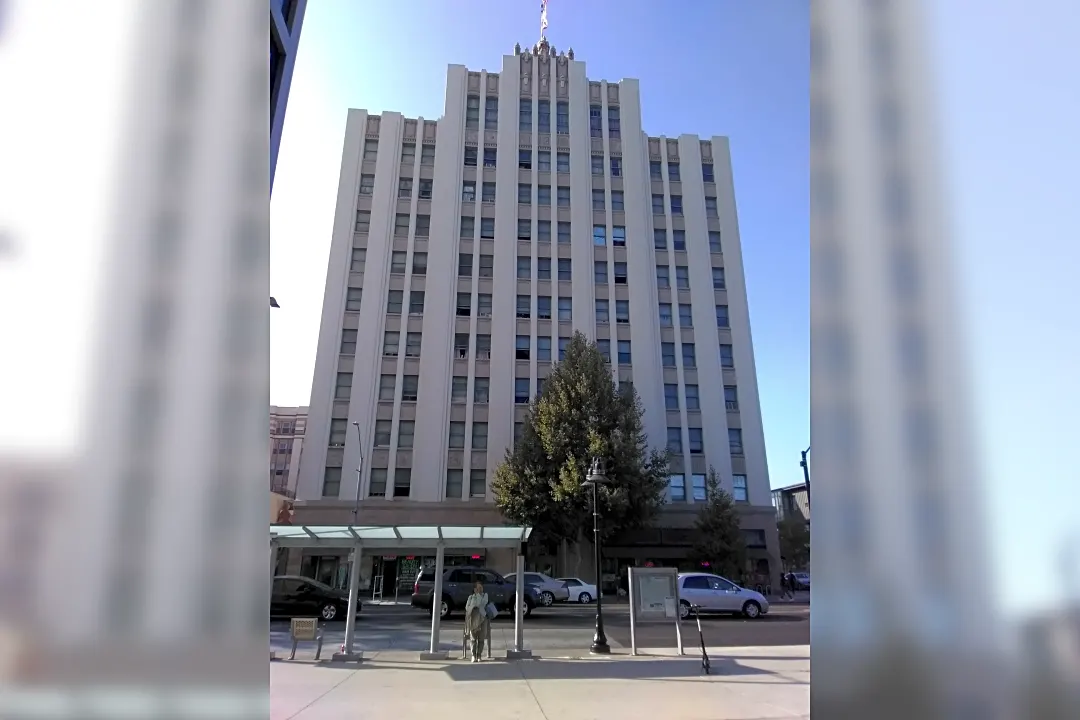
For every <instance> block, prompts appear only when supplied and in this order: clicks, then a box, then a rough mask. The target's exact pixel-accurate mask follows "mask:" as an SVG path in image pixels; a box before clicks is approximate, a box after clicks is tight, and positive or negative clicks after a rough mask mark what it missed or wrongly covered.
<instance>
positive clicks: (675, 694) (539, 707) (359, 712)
mask: <svg viewBox="0 0 1080 720" xmlns="http://www.w3.org/2000/svg"><path fill="white" fill-rule="evenodd" d="M642 652H643V653H647V655H645V656H639V657H631V656H629V655H628V654H627V653H626V652H619V653H616V654H614V655H613V656H611V657H594V656H589V655H587V654H583V653H582V652H581V651H580V650H573V651H565V652H560V651H557V650H555V649H551V650H548V651H545V652H544V657H543V658H541V659H538V660H531V661H522V662H506V661H505V660H500V659H493V660H490V661H485V662H482V663H479V664H476V663H469V662H464V661H461V660H451V661H448V662H437V663H425V662H420V661H418V660H417V659H416V654H415V653H411V652H380V653H374V654H372V655H370V656H369V659H368V660H366V661H365V662H364V663H362V664H360V665H349V666H346V665H342V664H335V663H311V662H299V661H297V662H272V663H270V705H271V710H270V717H271V718H272V720H322V719H324V718H325V719H326V720H338V719H339V718H346V717H347V718H354V719H355V718H359V719H361V720H367V719H370V720H375V719H378V720H384V719H385V718H387V717H410V718H411V717H438V718H439V719H440V720H458V718H463V719H464V718H468V720H474V719H475V718H476V717H477V716H484V717H496V716H497V717H498V718H500V720H502V719H503V718H505V719H506V720H511V719H514V720H545V719H549V718H560V719H561V720H571V719H572V720H592V719H593V718H596V719H597V720H600V718H604V719H608V718H613V717H614V718H633V717H650V716H651V717H663V718H666V719H670V720H764V719H769V720H803V719H808V718H809V717H810V648H809V647H808V646H793V647H769V648H717V649H716V650H715V651H710V657H711V659H712V674H711V675H708V676H705V675H703V674H702V673H701V660H700V657H699V656H694V655H687V656H686V657H683V658H679V657H677V656H676V651H674V650H665V649H659V650H643V651H642ZM493 708H497V712H496V714H495V715H492V712H493Z"/></svg>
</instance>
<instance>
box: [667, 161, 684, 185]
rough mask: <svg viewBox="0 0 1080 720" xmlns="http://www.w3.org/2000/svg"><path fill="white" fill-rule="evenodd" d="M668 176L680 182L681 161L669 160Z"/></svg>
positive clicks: (670, 179) (669, 178) (671, 179)
mask: <svg viewBox="0 0 1080 720" xmlns="http://www.w3.org/2000/svg"><path fill="white" fill-rule="evenodd" d="M667 177H668V180H669V181H671V182H679V181H680V180H682V177H681V176H680V175H679V163H673V162H669V163H668V164H667Z"/></svg>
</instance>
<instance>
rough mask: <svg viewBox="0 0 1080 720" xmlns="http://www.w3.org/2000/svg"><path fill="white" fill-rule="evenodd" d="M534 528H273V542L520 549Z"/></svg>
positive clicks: (403, 526)
mask: <svg viewBox="0 0 1080 720" xmlns="http://www.w3.org/2000/svg"><path fill="white" fill-rule="evenodd" d="M531 533H532V528H530V527H515V526H506V525H271V526H270V539H271V540H273V541H274V542H276V543H277V544H278V545H279V546H282V547H289V546H291V547H327V546H329V547H334V546H338V547H342V546H349V547H351V546H352V545H354V544H355V543H356V542H357V541H359V542H360V544H361V546H365V547H371V548H406V547H411V548H434V547H435V546H436V545H443V546H445V547H470V548H476V547H485V548H492V547H517V546H518V545H519V544H521V543H523V542H525V541H526V540H528V539H529V535H530V534H531Z"/></svg>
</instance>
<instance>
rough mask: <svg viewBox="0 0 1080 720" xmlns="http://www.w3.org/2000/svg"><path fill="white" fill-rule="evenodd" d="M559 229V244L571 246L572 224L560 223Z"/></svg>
mask: <svg viewBox="0 0 1080 720" xmlns="http://www.w3.org/2000/svg"><path fill="white" fill-rule="evenodd" d="M558 229H559V244H560V245H569V244H570V223H568V222H560V223H559V228H558Z"/></svg>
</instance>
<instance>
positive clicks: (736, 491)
mask: <svg viewBox="0 0 1080 720" xmlns="http://www.w3.org/2000/svg"><path fill="white" fill-rule="evenodd" d="M731 487H732V493H731V497H732V498H733V499H734V500H735V502H747V501H748V500H749V496H748V493H747V492H746V476H745V475H732V476H731Z"/></svg>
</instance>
